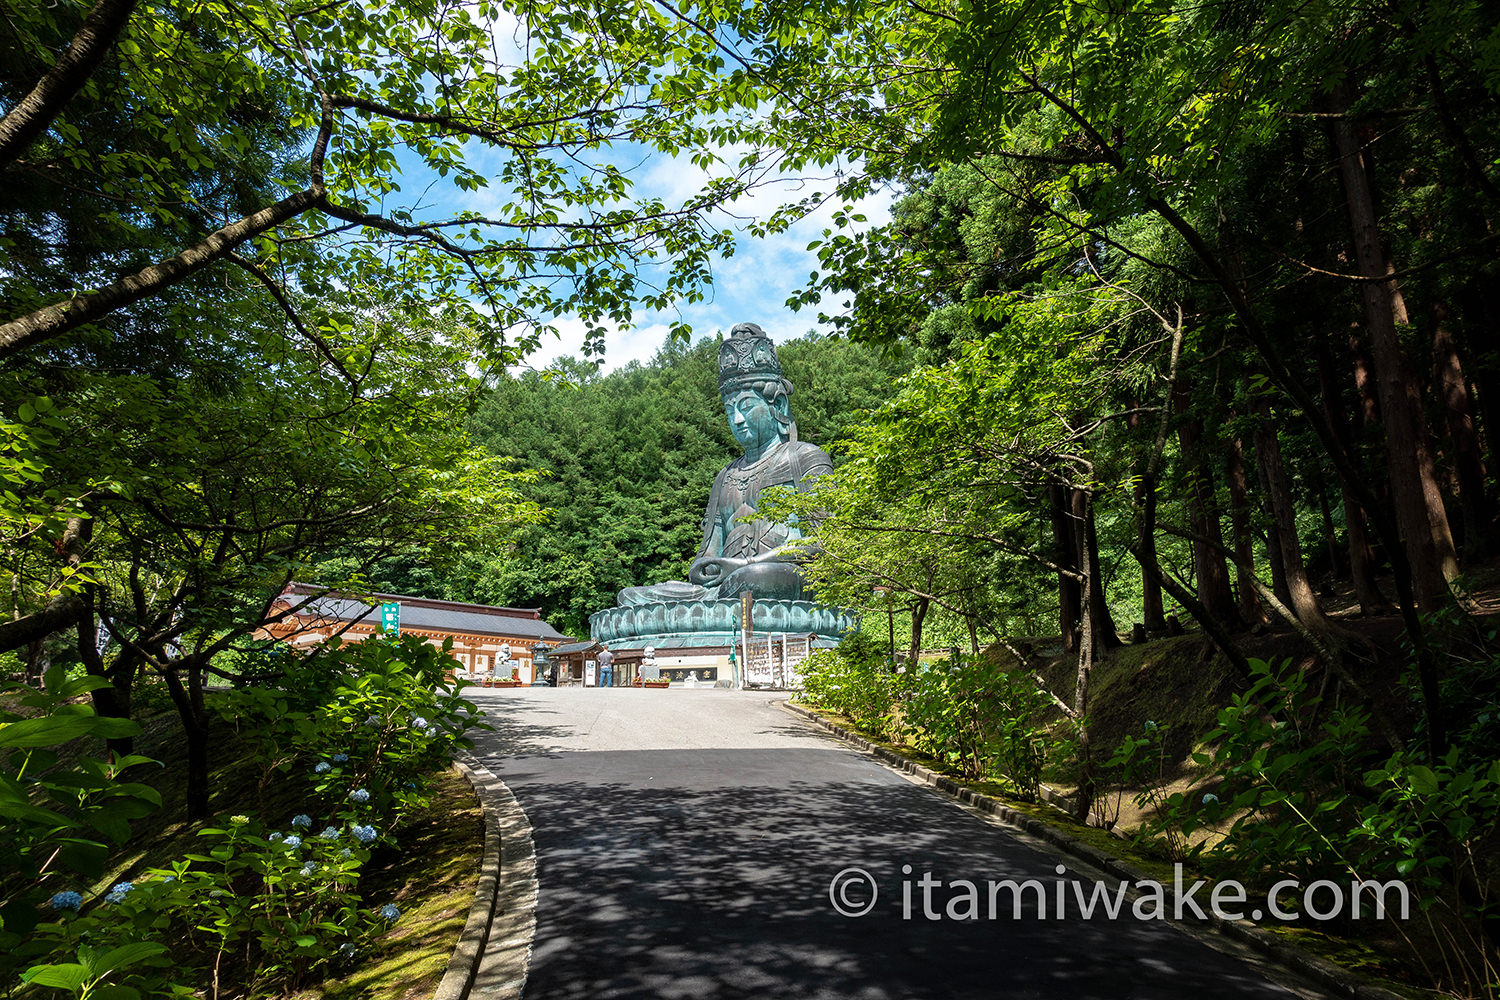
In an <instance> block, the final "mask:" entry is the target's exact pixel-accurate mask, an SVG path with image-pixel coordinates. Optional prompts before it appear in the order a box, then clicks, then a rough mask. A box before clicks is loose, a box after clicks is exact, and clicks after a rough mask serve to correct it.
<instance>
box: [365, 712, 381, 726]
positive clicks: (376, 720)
mask: <svg viewBox="0 0 1500 1000" xmlns="http://www.w3.org/2000/svg"><path fill="white" fill-rule="evenodd" d="M365 725H367V726H369V727H370V728H371V729H375V728H378V727H379V726H380V716H378V715H372V716H370V717H369V718H368V719H366V720H365Z"/></svg>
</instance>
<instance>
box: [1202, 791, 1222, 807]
mask: <svg viewBox="0 0 1500 1000" xmlns="http://www.w3.org/2000/svg"><path fill="white" fill-rule="evenodd" d="M1218 802H1219V797H1218V796H1217V795H1215V794H1214V793H1213V792H1206V793H1204V796H1203V804H1204V805H1208V804H1209V803H1213V804H1215V805H1217V804H1218Z"/></svg>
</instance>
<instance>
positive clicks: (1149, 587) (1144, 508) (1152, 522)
mask: <svg viewBox="0 0 1500 1000" xmlns="http://www.w3.org/2000/svg"><path fill="white" fill-rule="evenodd" d="M1142 405H1143V404H1142V401H1141V400H1139V399H1132V400H1131V401H1130V407H1131V409H1132V410H1140V409H1141V408H1142ZM1125 420H1126V423H1127V424H1128V426H1129V427H1130V429H1131V430H1132V431H1135V430H1139V429H1140V427H1141V415H1140V413H1132V414H1131V415H1130V416H1128V417H1126V418H1125ZM1155 469H1156V464H1155V462H1154V461H1153V460H1152V458H1151V457H1150V456H1149V455H1148V457H1147V460H1146V463H1145V465H1144V467H1143V468H1142V469H1141V474H1140V478H1139V479H1137V480H1136V482H1135V508H1136V510H1138V511H1140V517H1141V528H1140V531H1139V532H1138V533H1137V534H1138V537H1140V538H1141V539H1142V540H1143V542H1142V543H1143V544H1144V545H1145V546H1146V548H1147V550H1148V551H1147V553H1146V557H1147V558H1148V559H1150V560H1151V561H1152V562H1155V561H1156V471H1155ZM1137 562H1139V560H1137ZM1141 618H1142V619H1143V622H1142V624H1144V625H1145V627H1146V631H1147V632H1158V633H1159V632H1165V631H1166V630H1167V615H1166V609H1165V608H1164V607H1163V606H1162V600H1161V584H1160V583H1158V582H1157V581H1156V578H1155V577H1153V576H1152V575H1151V574H1150V573H1148V572H1146V570H1145V569H1142V570H1141Z"/></svg>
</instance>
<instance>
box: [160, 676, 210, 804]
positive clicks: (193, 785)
mask: <svg viewBox="0 0 1500 1000" xmlns="http://www.w3.org/2000/svg"><path fill="white" fill-rule="evenodd" d="M183 674H186V675H187V685H186V686H184V685H183ZM162 678H163V680H165V681H166V683H167V692H168V694H170V695H171V696H172V704H173V705H174V706H176V708H177V715H178V718H179V719H181V721H182V734H183V737H184V738H185V740H186V742H187V794H186V804H187V814H188V818H189V819H207V818H208V814H209V809H208V806H209V768H208V713H207V712H206V711H205V710H204V707H203V670H202V668H201V667H200V666H198V665H196V664H194V663H193V662H192V660H191V659H190V658H189V659H184V660H179V661H178V662H177V663H176V664H174V665H173V666H172V669H169V670H166V671H164V672H163V673H162Z"/></svg>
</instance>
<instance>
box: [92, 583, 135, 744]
mask: <svg viewBox="0 0 1500 1000" xmlns="http://www.w3.org/2000/svg"><path fill="white" fill-rule="evenodd" d="M96 586H97V585H93V584H91V585H90V588H89V589H90V591H93V590H94V589H95V588H96ZM90 603H91V604H92V602H90ZM78 658H79V660H81V661H82V662H83V667H84V670H86V671H87V672H88V674H89V676H91V677H103V678H104V679H105V680H107V681H109V685H108V686H107V687H97V688H95V689H94V690H93V691H92V692H90V696H91V697H92V698H93V701H94V714H95V715H102V716H105V717H107V718H111V719H128V718H130V702H131V694H132V691H131V686H132V682H133V681H134V680H135V658H134V657H133V656H131V655H130V654H129V653H127V652H126V651H124V650H122V651H121V652H120V655H119V659H118V660H117V662H116V663H115V669H114V670H110V669H108V668H107V667H106V666H105V664H104V657H103V656H102V655H101V654H100V652H99V619H98V618H97V617H95V614H94V611H93V610H92V607H91V608H90V610H89V611H87V612H85V613H84V615H83V617H81V618H79V619H78ZM121 660H124V661H127V662H119V661H121ZM106 746H107V747H108V748H109V753H110V756H111V758H112V759H116V760H117V759H119V758H120V757H125V756H128V755H130V754H132V753H134V752H135V738H134V737H131V736H118V737H115V738H113V739H110V740H107V741H106Z"/></svg>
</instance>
